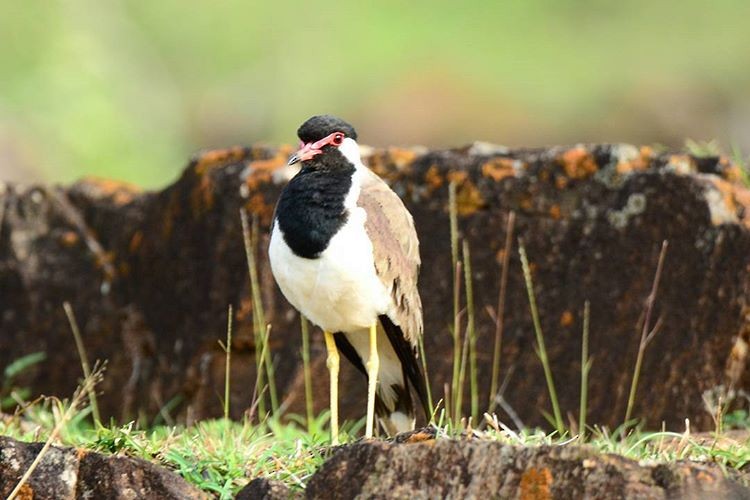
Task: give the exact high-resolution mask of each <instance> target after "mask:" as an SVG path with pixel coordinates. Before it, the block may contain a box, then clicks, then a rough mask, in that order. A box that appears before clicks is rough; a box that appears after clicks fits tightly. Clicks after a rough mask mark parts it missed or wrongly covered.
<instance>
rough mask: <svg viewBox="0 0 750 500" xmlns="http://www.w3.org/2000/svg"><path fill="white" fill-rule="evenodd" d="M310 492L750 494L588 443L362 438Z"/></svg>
mask: <svg viewBox="0 0 750 500" xmlns="http://www.w3.org/2000/svg"><path fill="white" fill-rule="evenodd" d="M306 494H307V497H308V498H320V499H324V498H325V499H338V498H341V499H345V498H346V499H348V498H409V499H414V500H416V499H427V498H520V499H552V498H592V499H594V498H597V499H598V498H601V499H621V498H638V499H662V498H675V499H676V498H680V499H696V500H697V499H702V498H709V497H713V498H726V499H741V498H750V488H747V487H746V486H745V485H743V484H742V478H740V477H739V476H738V475H737V474H736V473H735V474H733V475H732V476H730V477H725V475H724V473H723V472H722V470H721V468H720V467H719V466H717V465H715V464H701V463H695V462H683V461H678V462H674V463H670V464H639V463H637V462H635V461H633V460H628V459H626V458H622V457H620V456H616V455H600V454H597V453H595V452H594V451H593V450H591V449H589V448H586V447H579V446H562V447H550V446H542V447H531V448H524V447H516V446H510V445H504V444H501V443H498V442H492V441H482V440H471V441H453V440H448V439H439V440H437V441H431V442H423V443H418V444H387V443H383V442H373V443H359V444H355V445H352V446H348V447H345V448H343V449H342V450H341V451H339V452H338V453H337V454H336V455H334V456H333V457H332V458H330V459H329V460H328V461H327V462H326V463H325V464H324V465H323V466H322V467H321V468H320V469H319V470H318V472H316V473H315V475H313V477H312V478H311V479H310V482H309V483H308V485H307V489H306Z"/></svg>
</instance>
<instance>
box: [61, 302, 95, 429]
mask: <svg viewBox="0 0 750 500" xmlns="http://www.w3.org/2000/svg"><path fill="white" fill-rule="evenodd" d="M63 309H64V310H65V315H66V316H67V317H68V323H70V330H71V331H72V332H73V338H74V339H75V342H76V349H77V350H78V357H79V358H80V360H81V369H82V370H83V378H84V379H88V378H90V377H91V366H90V365H89V358H88V356H87V355H86V347H85V346H84V345H83V338H82V337H81V330H80V329H79V328H78V322H77V321H76V316H75V313H74V312H73V308H72V307H71V306H70V302H68V301H65V302H63ZM90 391H91V392H90V393H89V394H88V398H89V402H90V404H91V415H92V416H93V417H94V424H95V425H96V426H97V427H100V426H101V425H102V420H101V417H100V415H99V405H98V404H97V403H96V392H95V391H94V387H93V386H90Z"/></svg>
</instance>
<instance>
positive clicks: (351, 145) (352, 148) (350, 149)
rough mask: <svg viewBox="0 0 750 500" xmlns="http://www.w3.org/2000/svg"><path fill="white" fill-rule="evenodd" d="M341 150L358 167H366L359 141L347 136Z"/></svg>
mask: <svg viewBox="0 0 750 500" xmlns="http://www.w3.org/2000/svg"><path fill="white" fill-rule="evenodd" d="M339 151H341V154H342V155H344V157H345V158H346V159H347V160H349V162H351V163H352V164H353V165H354V166H355V167H356V168H360V167H361V168H365V166H364V164H363V163H362V155H361V154H360V152H359V144H357V141H355V140H354V139H352V138H350V137H346V138H345V139H344V142H342V143H341V146H339Z"/></svg>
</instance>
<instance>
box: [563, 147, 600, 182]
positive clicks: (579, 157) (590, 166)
mask: <svg viewBox="0 0 750 500" xmlns="http://www.w3.org/2000/svg"><path fill="white" fill-rule="evenodd" d="M558 161H559V164H560V166H562V168H563V170H564V171H565V175H567V176H568V177H569V178H571V179H585V178H587V177H590V176H591V175H593V174H595V173H596V171H597V169H598V167H597V165H596V161H594V157H593V156H592V155H591V153H589V152H588V151H586V149H585V148H583V147H580V146H579V147H577V148H573V149H569V150H567V151H566V152H565V153H563V154H562V156H561V157H560V158H559V160H558Z"/></svg>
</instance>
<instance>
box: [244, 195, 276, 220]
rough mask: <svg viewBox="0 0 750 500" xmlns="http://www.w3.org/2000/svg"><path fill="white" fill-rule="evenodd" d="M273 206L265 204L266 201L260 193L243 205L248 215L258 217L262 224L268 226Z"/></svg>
mask: <svg viewBox="0 0 750 500" xmlns="http://www.w3.org/2000/svg"><path fill="white" fill-rule="evenodd" d="M273 208H274V207H273V206H272V205H270V204H268V203H266V199H265V197H264V196H263V194H261V193H255V194H253V195H252V196H250V198H249V199H248V200H247V202H246V203H245V209H246V210H247V211H248V213H251V214H255V215H257V216H258V218H259V219H260V221H261V222H262V223H264V224H270V223H271V218H272V217H273Z"/></svg>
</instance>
